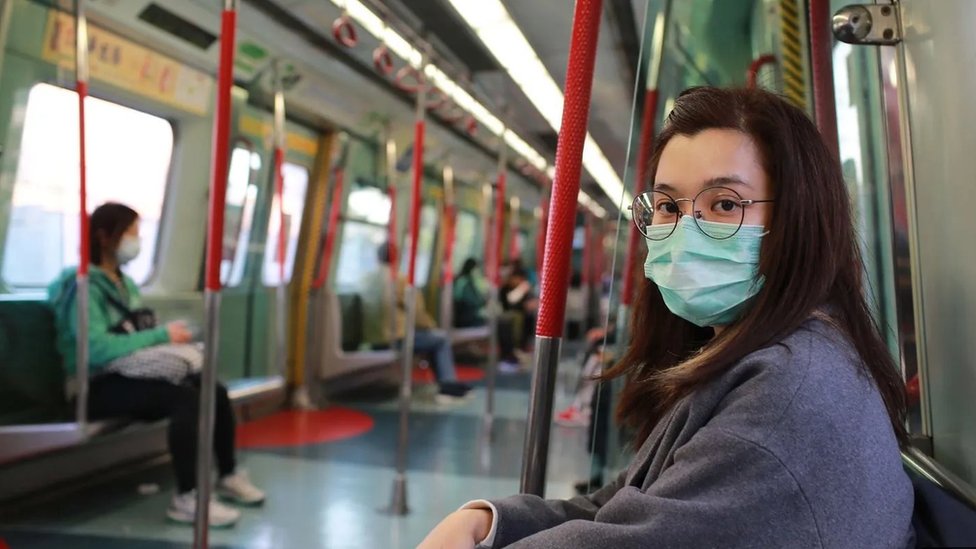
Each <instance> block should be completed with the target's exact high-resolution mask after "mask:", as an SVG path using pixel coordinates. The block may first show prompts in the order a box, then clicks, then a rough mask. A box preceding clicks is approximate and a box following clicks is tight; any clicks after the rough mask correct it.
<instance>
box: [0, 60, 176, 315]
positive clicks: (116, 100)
mask: <svg viewBox="0 0 976 549" xmlns="http://www.w3.org/2000/svg"><path fill="white" fill-rule="evenodd" d="M63 84H64V83H63V82H61V81H59V80H57V79H51V78H38V79H36V80H33V81H32V82H31V83H30V85H29V87H27V88H26V101H25V102H24V103H23V108H24V114H23V117H22V122H21V123H20V124H19V127H15V124H16V117H11V120H10V124H9V127H8V137H9V136H10V134H11V132H12V131H15V130H19V132H17V135H16V137H15V138H14V141H13V142H12V145H15V146H16V150H17V151H18V155H17V157H16V158H13V159H9V160H8V159H4V160H3V161H2V162H0V166H3V167H7V166H9V167H10V168H12V170H11V173H12V175H11V176H10V183H9V189H10V210H9V213H8V215H7V219H6V223H7V226H6V227H4V229H3V231H2V233H0V235H2V237H3V239H4V242H3V243H2V247H0V296H30V295H39V294H42V293H44V292H45V291H46V287H47V284H48V283H49V282H50V281H46V282H44V283H42V284H41V285H40V286H25V285H21V284H12V283H11V282H10V281H8V280H7V279H6V278H5V277H4V276H3V263H5V262H6V259H7V255H8V253H9V249H8V246H7V242H6V241H7V239H8V238H9V235H10V223H11V221H12V216H13V207H14V204H13V199H14V195H15V192H16V188H17V174H18V171H19V168H20V161H21V158H20V151H22V150H23V139H24V131H25V129H26V127H27V121H28V118H27V112H28V111H27V109H28V106H29V104H30V95H31V93H32V92H33V91H34V90H36V89H37V88H39V87H41V86H45V87H49V88H54V89H55V90H59V91H62V92H68V93H71V94H73V97H72V103H73V104H74V105H77V102H78V95H77V94H78V92H77V90H75V89H73V88H68V87H65V86H64V85H63ZM103 91H104V90H102V89H98V88H96V90H95V91H94V92H92V91H91V90H89V92H88V94H87V95H86V99H91V100H94V101H99V102H103V103H107V104H109V105H112V106H114V107H120V108H122V109H126V110H129V111H135V112H136V113H138V114H140V115H147V116H151V117H153V118H155V119H157V120H161V121H163V122H165V123H166V125H167V127H168V130H169V135H170V139H171V140H170V151H169V158H168V161H167V162H166V166H165V174H163V175H162V177H161V180H162V185H161V188H162V198H161V200H160V206H159V211H158V221H157V225H156V231H155V237H154V238H153V239H152V241H151V243H152V251H151V253H149V254H148V258H149V259H148V270H147V271H146V274H145V277H144V278H143V279H142V280H141V281H140V280H135V279H134V277H133V280H135V282H136V284H137V286H138V287H140V288H147V287H150V286H152V285H154V284H155V283H156V282H157V280H158V278H159V276H160V271H161V270H160V263H161V259H162V256H163V250H162V248H163V246H162V245H161V244H163V243H164V242H165V239H164V238H163V235H164V232H165V228H166V221H167V218H168V216H169V211H170V208H171V206H170V202H171V201H172V186H173V173H174V168H175V166H176V164H177V163H178V162H179V160H180V155H181V151H180V144H181V140H180V120H179V119H178V118H174V117H173V116H171V113H169V112H167V111H165V110H160V109H158V108H153V107H154V106H155V105H154V104H153V103H152V102H147V101H138V100H135V101H134V100H132V97H131V96H129V95H127V94H124V93H121V94H120V93H102V92H103ZM15 106H16V105H15ZM86 106H87V105H86ZM86 110H87V109H86ZM86 114H87V113H86ZM86 122H87V121H86ZM77 129H78V128H77V126H75V127H74V128H73V130H74V131H73V132H69V133H70V134H71V135H74V136H77ZM86 134H90V132H88V131H86ZM86 144H87V143H86ZM10 150H14V147H13V146H9V147H5V151H4V152H6V151H10ZM89 150H90V147H89ZM90 159H91V155H90V154H89V155H88V158H87V160H89V161H90ZM90 166H91V165H90V164H89V169H88V170H87V172H88V175H89V178H88V179H89V181H88V193H87V196H86V199H87V200H86V206H87V210H88V212H87V215H89V216H90V215H91V212H92V211H93V210H94V208H95V207H97V206H98V205H99V204H97V203H96V201H92V200H91V194H92V193H91V188H92V186H93V185H92V180H91V167H90ZM66 188H69V189H71V190H72V191H73V192H75V193H77V190H78V188H77V186H75V187H73V188H72V187H66ZM76 207H77V204H76ZM136 210H137V211H138V213H139V216H140V220H143V219H145V212H143V211H141V209H139V208H136ZM74 212H75V210H71V211H69V210H65V212H63V213H70V214H71V215H74ZM140 238H143V240H142V244H143V251H142V254H146V248H147V247H148V246H146V244H147V243H148V242H150V241H149V240H148V239H144V237H142V236H141V235H140ZM62 240H63V238H62ZM79 241H80V235H79ZM76 264H77V263H76V262H72V261H67V262H63V261H62V262H61V268H60V269H59V271H58V272H61V271H62V270H63V269H65V268H68V267H71V266H72V265H76ZM126 275H127V276H130V277H131V275H129V274H128V273H126Z"/></svg>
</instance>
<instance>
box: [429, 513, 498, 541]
mask: <svg viewBox="0 0 976 549" xmlns="http://www.w3.org/2000/svg"><path fill="white" fill-rule="evenodd" d="M491 521H492V515H491V511H490V510H488V509H462V510H460V511H456V512H454V513H451V514H450V515H447V518H445V519H444V520H442V521H441V523H440V524H438V525H437V527H435V528H434V529H433V530H431V531H430V533H429V534H427V537H426V538H424V541H422V542H420V545H418V546H417V549H474V547H475V546H476V545H478V544H479V543H481V540H483V539H485V538H486V537H488V532H489V531H491Z"/></svg>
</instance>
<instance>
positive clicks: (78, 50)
mask: <svg viewBox="0 0 976 549" xmlns="http://www.w3.org/2000/svg"><path fill="white" fill-rule="evenodd" d="M84 4H85V0H76V1H75V73H76V74H75V82H76V87H77V91H78V227H79V228H78V235H79V236H78V251H79V261H78V271H77V273H76V274H75V281H76V285H77V287H76V294H75V307H76V308H77V314H78V319H77V321H78V326H77V329H76V330H75V333H76V335H75V374H76V376H77V377H76V380H77V390H78V398H77V400H76V402H75V406H76V408H75V421H77V422H78V430H79V431H81V432H82V433H83V434H84V433H85V432H86V431H87V429H88V266H89V263H90V262H91V258H90V257H89V248H88V240H89V235H88V230H89V228H88V163H87V160H88V152H87V147H86V139H85V98H87V97H88V19H87V18H86V17H85V5H84ZM3 46H4V45H3V44H0V48H2V47H3Z"/></svg>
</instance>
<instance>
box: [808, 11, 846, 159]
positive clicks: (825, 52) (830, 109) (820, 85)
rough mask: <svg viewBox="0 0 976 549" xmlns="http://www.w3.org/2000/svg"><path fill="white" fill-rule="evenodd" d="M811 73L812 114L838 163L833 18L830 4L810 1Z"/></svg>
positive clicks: (838, 147) (838, 146)
mask: <svg viewBox="0 0 976 549" xmlns="http://www.w3.org/2000/svg"><path fill="white" fill-rule="evenodd" d="M809 5H810V8H809V9H810V11H809V14H808V15H809V18H808V24H809V31H810V32H809V36H810V73H811V76H812V79H813V111H814V115H815V116H816V118H817V128H819V129H820V134H821V135H822V136H823V138H824V140H825V141H826V142H827V148H829V149H830V152H831V153H832V154H833V155H834V158H835V159H838V161H839V159H840V145H839V144H838V139H839V138H838V137H837V105H836V103H835V102H834V101H835V99H834V64H833V50H834V45H833V40H834V34H833V32H832V31H831V30H830V22H831V20H832V19H833V14H832V13H831V11H830V0H809Z"/></svg>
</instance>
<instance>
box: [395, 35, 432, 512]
mask: <svg viewBox="0 0 976 549" xmlns="http://www.w3.org/2000/svg"><path fill="white" fill-rule="evenodd" d="M426 65H427V52H426V51H425V52H424V54H423V56H422V57H421V60H420V69H419V71H418V73H417V74H418V76H417V79H418V82H417V110H416V115H415V121H414V142H413V186H412V189H411V190H412V192H411V193H410V249H409V250H408V251H407V254H408V256H407V260H408V262H407V265H408V266H407V287H406V291H404V296H403V299H404V301H406V305H407V311H406V312H407V314H406V319H405V320H404V322H405V324H406V326H405V327H406V334H405V335H404V338H403V345H402V349H403V350H402V351H401V352H402V353H403V355H402V356H401V357H400V358H401V360H400V364H401V367H402V369H403V371H402V372H401V373H402V374H403V378H402V379H401V381H400V432H399V436H398V437H397V459H396V477H395V478H394V479H393V498H392V501H391V502H390V512H391V513H393V514H395V515H405V514H407V513H409V512H410V509H409V506H408V505H407V450H408V448H409V445H410V424H409V422H410V398H411V395H412V393H413V378H412V377H411V375H412V373H413V372H412V370H413V348H414V341H413V340H414V336H415V334H416V326H415V322H416V318H417V287H416V280H415V278H414V276H415V274H416V267H417V240H418V239H419V238H420V190H421V186H422V183H423V178H424V132H425V129H426V128H425V122H424V114H425V111H426V103H427V83H426V77H425V76H424V72H423V68H424V67H425V66H426ZM390 269H396V265H393V264H391V265H390ZM395 314H396V311H395V310H394V315H395ZM393 336H394V337H396V334H395V333H394V334H393Z"/></svg>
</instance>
